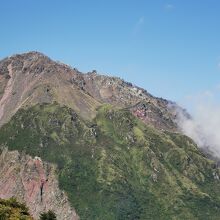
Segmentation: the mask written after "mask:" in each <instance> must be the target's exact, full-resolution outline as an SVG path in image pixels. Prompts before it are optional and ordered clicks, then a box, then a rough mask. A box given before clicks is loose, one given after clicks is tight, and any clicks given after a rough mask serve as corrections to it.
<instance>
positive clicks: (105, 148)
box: [0, 103, 220, 220]
mask: <svg viewBox="0 0 220 220" xmlns="http://www.w3.org/2000/svg"><path fill="white" fill-rule="evenodd" d="M0 144H1V145H2V146H4V147H8V148H9V150H18V151H20V152H25V153H27V154H30V155H32V156H39V157H41V158H42V159H43V160H45V161H48V162H52V163H54V164H57V166H58V176H59V184H60V187H61V189H64V190H65V191H66V192H67V194H68V196H69V200H70V202H71V203H72V205H73V206H74V208H75V209H76V212H77V213H78V215H79V216H80V218H81V219H92V220H93V219H106V220H108V219H109V220H111V219H117V220H120V219H131V220H134V219H157V220H158V219H219V216H220V184H219V170H218V169H217V168H216V166H215V163H214V162H212V161H210V160H209V159H207V158H206V157H205V156H204V155H202V154H201V153H200V152H199V151H198V149H197V146H196V145H195V144H194V143H193V142H192V140H191V139H189V138H188V137H186V136H183V135H181V134H177V133H170V132H165V131H164V132H162V131H158V130H156V129H154V128H153V127H149V126H147V125H146V124H144V123H142V122H141V121H140V120H138V119H137V118H135V117H134V116H133V115H132V114H131V113H130V112H129V110H125V109H116V108H115V107H114V108H112V107H111V106H110V105H104V106H102V107H100V108H99V110H98V114H97V116H96V118H95V119H94V120H93V121H90V122H87V121H85V120H83V119H82V118H80V116H78V115H77V114H76V113H75V112H74V111H73V110H72V109H70V108H67V107H61V106H60V105H59V104H57V103H53V104H41V105H35V106H33V107H31V108H29V109H26V110H24V109H20V110H19V111H18V112H17V113H16V114H15V115H14V116H13V117H12V119H11V120H10V122H9V123H7V124H5V125H4V126H3V127H2V128H1V129H0Z"/></svg>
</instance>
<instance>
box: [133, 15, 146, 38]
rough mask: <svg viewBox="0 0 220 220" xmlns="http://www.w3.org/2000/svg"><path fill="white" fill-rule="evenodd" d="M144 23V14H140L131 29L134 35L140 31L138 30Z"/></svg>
mask: <svg viewBox="0 0 220 220" xmlns="http://www.w3.org/2000/svg"><path fill="white" fill-rule="evenodd" d="M144 23H145V18H144V16H141V17H140V18H139V19H138V20H137V22H136V24H135V26H134V29H133V34H134V35H136V34H138V32H140V30H141V28H142V26H143V25H144Z"/></svg>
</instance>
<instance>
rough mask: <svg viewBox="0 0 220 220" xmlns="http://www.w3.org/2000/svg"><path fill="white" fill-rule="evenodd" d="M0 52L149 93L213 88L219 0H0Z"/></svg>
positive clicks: (219, 75) (218, 84) (218, 78)
mask: <svg viewBox="0 0 220 220" xmlns="http://www.w3.org/2000/svg"><path fill="white" fill-rule="evenodd" d="M0 3H1V4H0V10H1V13H0V27H1V32H0V58H4V57H6V56H9V55H12V54H14V53H22V52H27V51H30V50H37V51H40V52H43V53H45V54H46V55H48V56H50V57H51V58H53V59H55V60H60V61H62V62H64V63H67V64H70V65H71V66H73V67H76V68H78V69H79V70H81V71H83V72H88V71H90V70H93V69H96V70H97V71H98V72H99V73H104V74H109V75H114V76H119V77H121V78H123V79H125V80H127V81H130V82H133V83H134V84H136V85H138V86H141V87H144V88H145V89H147V90H148V91H149V92H151V93H152V94H153V95H156V96H159V97H164V98H168V99H171V100H174V101H177V102H183V100H185V97H192V96H197V95H198V94H203V93H204V94H208V93H212V94H214V96H215V99H216V100H218V101H219V95H218V94H220V13H219V12H220V1H219V0H184V1H183V0H170V1H166V0H62V1H61V0H19V1H18V0H0Z"/></svg>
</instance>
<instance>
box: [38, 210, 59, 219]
mask: <svg viewBox="0 0 220 220" xmlns="http://www.w3.org/2000/svg"><path fill="white" fill-rule="evenodd" d="M56 219H57V217H56V214H55V213H54V212H53V211H51V210H49V211H48V212H43V213H41V214H40V220H56Z"/></svg>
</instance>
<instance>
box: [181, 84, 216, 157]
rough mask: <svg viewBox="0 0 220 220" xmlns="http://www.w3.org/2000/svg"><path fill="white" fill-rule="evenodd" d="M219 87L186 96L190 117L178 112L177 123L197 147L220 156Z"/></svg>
mask: <svg viewBox="0 0 220 220" xmlns="http://www.w3.org/2000/svg"><path fill="white" fill-rule="evenodd" d="M219 93H220V91H219V88H216V89H214V90H213V91H206V92H203V93H201V94H199V95H196V96H191V97H188V98H187V99H186V101H185V106H188V109H189V112H190V114H191V118H189V117H186V116H185V115H184V114H182V113H181V112H179V114H178V124H179V126H180V128H181V129H182V131H183V133H184V134H186V135H187V136H189V137H191V138H192V139H193V140H194V141H195V142H196V144H197V145H198V147H200V148H202V149H204V150H206V151H208V152H209V153H211V154H212V155H213V156H215V157H219V158H220V102H219Z"/></svg>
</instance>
